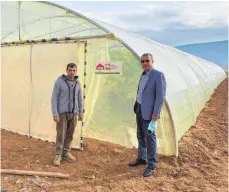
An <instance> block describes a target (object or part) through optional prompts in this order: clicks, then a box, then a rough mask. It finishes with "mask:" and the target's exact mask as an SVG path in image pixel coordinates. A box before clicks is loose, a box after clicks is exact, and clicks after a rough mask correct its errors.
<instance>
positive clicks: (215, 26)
mask: <svg viewBox="0 0 229 192" xmlns="http://www.w3.org/2000/svg"><path fill="white" fill-rule="evenodd" d="M55 3H57V4H60V5H62V6H65V7H68V8H71V9H73V10H75V11H77V12H79V13H81V14H83V15H85V16H87V17H89V18H96V19H99V20H103V21H105V22H108V23H111V24H113V25H116V26H119V27H121V28H123V29H125V30H127V31H130V32H134V33H137V34H140V35H143V36H146V37H149V38H151V39H153V40H154V41H157V42H159V43H163V44H167V45H171V46H177V45H185V44H194V43H204V42H212V41H221V40H226V39H228V8H229V4H228V2H225V1H224V2H222V1H221V2H220V1H219V2H216V1H215V2H214V1H210V2H207V1H203V2H201V1H199V2H198V1H193V2H191V1H189V2H188V1H187V2H181V1H177V2H171V1H170V2H169V1H168V2H166V1H164V2H159V1H146V2H144V1H117V2H115V1H113V2H112V1H91V2H89V1H84V2H83V1H58V2H55Z"/></svg>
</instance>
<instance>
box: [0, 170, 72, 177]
mask: <svg viewBox="0 0 229 192" xmlns="http://www.w3.org/2000/svg"><path fill="white" fill-rule="evenodd" d="M1 174H11V175H37V176H43V177H59V178H63V179H68V178H69V177H70V175H69V174H63V173H55V172H39V171H27V170H12V169H1Z"/></svg>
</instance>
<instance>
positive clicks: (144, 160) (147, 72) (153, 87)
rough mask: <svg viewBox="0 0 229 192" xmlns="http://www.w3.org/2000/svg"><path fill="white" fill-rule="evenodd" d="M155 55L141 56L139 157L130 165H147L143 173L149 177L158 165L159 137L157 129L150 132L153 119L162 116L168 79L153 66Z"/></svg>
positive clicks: (136, 104) (138, 130)
mask: <svg viewBox="0 0 229 192" xmlns="http://www.w3.org/2000/svg"><path fill="white" fill-rule="evenodd" d="M153 62H154V60H153V56H152V55H151V54H150V53H145V54H143V55H142V56H141V63H142V68H143V70H144V72H143V73H142V75H141V79H140V81H139V85H138V91H137V97H136V102H135V105H134V112H135V113H136V119H137V138H138V158H137V160H136V161H133V162H131V163H129V166H131V167H135V166H138V165H146V164H148V165H147V168H146V170H145V172H144V174H143V176H144V177H148V176H150V175H151V174H152V173H153V170H154V168H155V167H156V162H157V161H156V158H157V153H156V150H157V138H156V134H155V131H153V132H148V126H149V124H150V122H151V121H153V122H156V121H157V120H158V119H159V118H160V113H161V108H162V105H163V102H164V99H165V93H166V80H165V76H164V74H163V73H162V72H160V71H158V70H156V69H154V68H153Z"/></svg>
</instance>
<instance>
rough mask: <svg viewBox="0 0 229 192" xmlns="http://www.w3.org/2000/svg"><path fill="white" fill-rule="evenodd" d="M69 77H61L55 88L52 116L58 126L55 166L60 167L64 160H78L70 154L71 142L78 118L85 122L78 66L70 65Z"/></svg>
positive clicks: (67, 70)
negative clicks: (77, 74) (77, 73)
mask: <svg viewBox="0 0 229 192" xmlns="http://www.w3.org/2000/svg"><path fill="white" fill-rule="evenodd" d="M66 72H67V75H62V76H60V77H59V78H58V79H57V80H56V82H55V84H54V88H53V93H52V101H51V103H52V114H53V120H54V121H55V122H56V123H57V124H56V131H57V136H56V156H55V159H54V162H53V164H54V165H56V166H58V165H60V162H61V160H62V158H63V159H66V160H68V161H69V162H74V161H75V160H76V159H75V157H74V156H72V155H71V153H70V148H71V142H72V140H73V134H74V132H75V127H76V124H77V117H78V116H79V120H80V121H82V120H83V99H82V89H81V86H80V82H79V80H78V76H76V72H77V66H76V64H74V63H69V64H68V65H67V69H66Z"/></svg>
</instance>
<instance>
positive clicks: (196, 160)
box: [1, 79, 228, 192]
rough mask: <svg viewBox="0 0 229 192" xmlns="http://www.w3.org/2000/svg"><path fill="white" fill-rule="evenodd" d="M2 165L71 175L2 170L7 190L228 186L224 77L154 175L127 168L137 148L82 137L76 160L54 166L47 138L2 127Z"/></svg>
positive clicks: (117, 191)
mask: <svg viewBox="0 0 229 192" xmlns="http://www.w3.org/2000/svg"><path fill="white" fill-rule="evenodd" d="M1 137H2V140H1V142H2V143H1V144H2V152H1V153H2V156H1V166H2V168H4V169H24V170H33V171H52V172H62V173H68V174H71V177H70V179H57V178H45V177H33V176H13V175H5V174H2V176H1V182H2V187H3V188H5V189H8V191H24V192H26V191H27V192H28V191H42V190H43V191H54V192H58V191H66V192H68V191H69V192H70V191H72V192H73V191H75V192H76V191H77V192H79V191H82V192H87V191H88V192H89V191H90V192H93V191H101V192H106V191H115V192H123V191H136V192H139V191H141V192H143V191H150V192H151V191H157V192H160V191H169V192H173V191H187V192H188V191H192V192H193V191H196V192H197V191H198V192H203V191H207V192H211V191H219V192H224V191H228V79H226V80H224V81H223V82H222V83H221V84H220V85H219V86H218V88H217V89H216V90H215V92H214V94H213V95H212V98H211V100H210V101H209V102H208V103H207V104H206V107H205V108H204V109H203V110H202V112H201V113H200V115H199V117H198V119H197V122H196V124H195V126H193V127H192V128H191V129H190V130H189V131H188V132H187V133H186V134H185V135H184V136H183V137H182V139H181V140H180V142H179V154H180V155H179V157H178V158H175V157H165V156H161V155H158V165H157V168H156V171H155V173H154V176H152V177H149V178H143V177H142V174H143V171H144V168H145V167H144V166H141V167H138V168H129V167H128V166H127V164H128V163H129V162H130V161H132V160H134V159H135V158H136V149H128V148H124V147H121V146H119V145H115V144H112V143H107V142H102V141H97V140H93V139H85V145H86V146H85V150H84V151H83V152H80V151H73V152H72V153H73V155H75V156H76V157H77V161H76V162H75V163H73V164H70V163H68V162H63V164H62V165H61V166H60V167H53V166H52V161H53V157H54V150H55V146H54V144H52V143H47V142H43V141H40V140H36V139H32V138H26V137H24V136H21V135H18V134H15V133H10V132H7V131H1Z"/></svg>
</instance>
